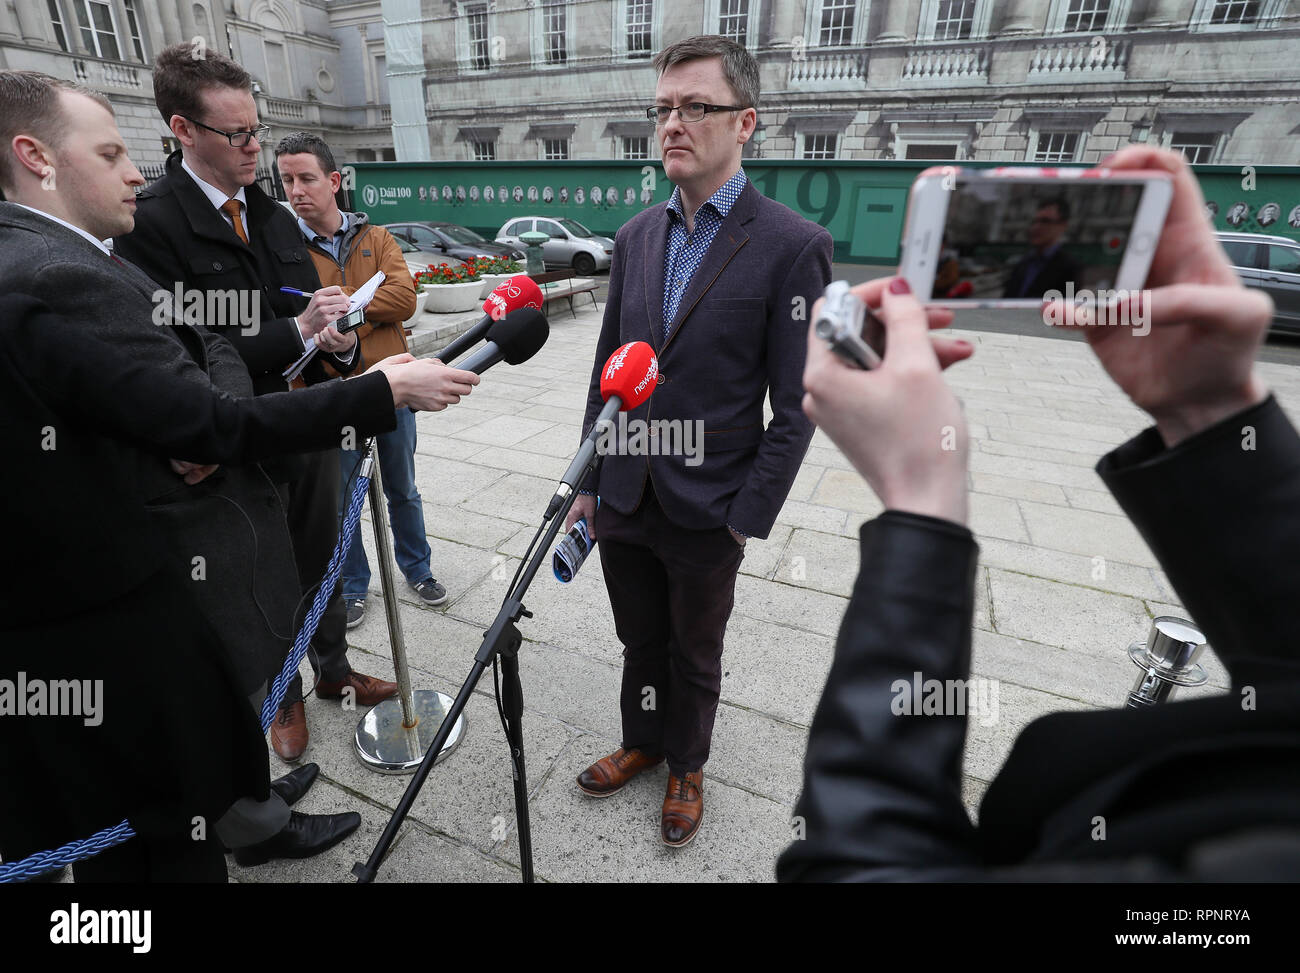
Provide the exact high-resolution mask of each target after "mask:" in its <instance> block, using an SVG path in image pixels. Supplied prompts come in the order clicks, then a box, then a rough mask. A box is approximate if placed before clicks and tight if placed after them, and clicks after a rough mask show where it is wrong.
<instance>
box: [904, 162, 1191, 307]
mask: <svg viewBox="0 0 1300 973" xmlns="http://www.w3.org/2000/svg"><path fill="white" fill-rule="evenodd" d="M1172 197H1173V180H1172V178H1171V176H1170V175H1169V173H1167V172H1159V171H1154V170H1117V169H1050V168H1033V167H1016V166H1009V167H1000V168H996V169H963V168H960V167H958V166H935V167H932V168H929V169H926V170H925V171H924V172H922V173H921V174H920V175H919V176H918V177H917V179H916V182H915V183H914V184H913V186H912V191H911V194H910V195H909V197H908V203H907V220H906V222H905V224H904V228H903V239H902V245H901V253H900V260H899V273H900V274H901V275H902V276H903V277H905V278H906V279H907V282H908V284H910V285H911V287H912V292H913V293H914V294H916V295H917V297H918V298H920V299H921V300H922V301H923V302H925V303H927V304H930V305H934V306H938V307H953V308H962V307H1034V308H1037V307H1041V306H1042V303H1043V300H1044V299H1045V298H1046V299H1058V300H1059V299H1064V300H1066V301H1068V302H1072V303H1073V302H1080V301H1083V302H1090V301H1095V302H1098V303H1101V302H1104V301H1106V300H1108V299H1110V298H1112V297H1113V296H1114V295H1113V294H1112V293H1108V292H1113V291H1128V292H1135V291H1139V290H1141V289H1142V287H1143V286H1144V285H1145V284H1146V279H1147V271H1148V270H1150V268H1151V258H1152V257H1153V256H1154V254H1155V250H1156V243H1157V242H1158V241H1159V240H1160V234H1161V232H1162V230H1163V228H1164V224H1165V215H1166V214H1167V213H1168V211H1169V202H1170V200H1171V199H1172Z"/></svg>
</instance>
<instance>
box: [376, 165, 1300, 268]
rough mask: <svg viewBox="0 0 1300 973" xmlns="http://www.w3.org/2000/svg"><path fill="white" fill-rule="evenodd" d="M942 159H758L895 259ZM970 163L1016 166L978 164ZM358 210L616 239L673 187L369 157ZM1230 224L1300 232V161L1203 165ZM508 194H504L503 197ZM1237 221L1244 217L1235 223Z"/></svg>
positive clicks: (884, 257) (533, 169) (816, 207)
mask: <svg viewBox="0 0 1300 973" xmlns="http://www.w3.org/2000/svg"><path fill="white" fill-rule="evenodd" d="M943 164H944V163H942V162H912V161H907V162H899V161H883V162H877V161H865V160H864V161H836V162H805V161H801V160H788V159H772V160H769V159H748V160H746V161H745V171H746V173H747V174H748V175H749V178H750V179H751V180H753V182H754V184H755V185H756V186H757V187H758V189H759V190H760V191H761V192H762V193H763V194H764V195H765V196H768V197H769V198H771V199H775V200H777V201H778V202H780V203H784V204H785V205H786V206H788V207H790V208H791V209H792V210H794V211H795V212H796V213H800V214H802V215H803V216H805V217H807V218H808V219H810V220H813V221H814V222H816V223H819V224H821V225H822V226H824V227H826V229H827V230H829V231H830V234H831V237H832V238H833V239H834V240H835V259H836V260H837V261H840V262H845V263H870V264H894V263H896V262H897V260H898V238H899V235H900V233H901V231H902V227H903V217H904V214H905V211H906V208H907V191H908V188H909V187H910V186H911V184H912V181H913V180H914V179H915V178H916V175H917V173H919V172H920V171H921V170H923V169H925V168H927V167H929V166H931V165H943ZM962 164H963V165H965V166H968V167H971V168H981V169H983V168H990V167H992V166H995V165H1007V163H1001V162H998V163H993V162H967V163H962ZM352 169H353V171H354V172H355V185H354V186H353V193H352V200H353V206H354V207H355V208H356V209H358V210H360V211H362V212H364V213H366V214H367V215H368V216H369V217H370V219H371V221H372V222H375V223H380V224H383V223H396V222H401V221H408V220H434V221H446V222H449V223H459V224H461V225H462V226H467V227H469V228H470V229H472V230H475V231H477V232H479V233H481V234H483V235H484V236H485V237H488V238H489V239H492V238H494V237H496V235H497V233H498V232H499V231H500V229H501V227H502V226H504V225H505V224H506V223H507V222H509V221H510V220H512V219H517V218H520V217H525V216H549V217H557V216H565V217H569V218H570V219H574V220H577V221H578V222H580V223H582V224H584V225H586V226H587V227H588V228H589V229H591V230H592V231H593V232H595V233H599V234H604V235H606V236H611V237H612V236H613V235H614V234H615V233H616V232H618V229H619V227H621V226H622V225H623V224H624V223H626V222H627V221H628V220H629V219H631V218H632V217H633V216H635V215H636V214H637V213H639V212H641V210H643V209H645V208H646V207H648V206H653V205H655V204H656V203H662V202H665V201H667V199H668V197H669V196H670V195H671V194H672V184H671V183H669V182H668V181H667V180H666V179H665V178H664V173H663V168H662V167H661V166H660V164H659V163H658V162H657V161H654V160H647V161H610V162H600V161H570V162H423V163H402V162H358V163H353V164H352ZM1195 170H1196V175H1197V178H1198V179H1199V180H1200V182H1201V187H1202V190H1203V191H1204V193H1205V198H1206V200H1207V201H1208V202H1209V203H1210V204H1211V206H1212V208H1214V209H1216V211H1217V212H1216V214H1215V216H1214V225H1215V227H1216V229H1220V230H1237V231H1241V232H1247V233H1271V234H1274V235H1277V236H1285V237H1289V238H1291V239H1293V240H1300V168H1297V167H1294V166H1254V167H1243V166H1196V167H1195ZM503 191H504V195H505V199H504V200H503V199H502V198H501V197H502V195H503ZM1229 217H1231V218H1232V219H1233V220H1235V221H1237V222H1234V223H1230V222H1229Z"/></svg>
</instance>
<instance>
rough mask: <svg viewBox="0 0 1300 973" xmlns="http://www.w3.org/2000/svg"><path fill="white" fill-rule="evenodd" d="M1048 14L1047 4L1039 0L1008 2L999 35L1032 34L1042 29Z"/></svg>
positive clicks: (1013, 0)
mask: <svg viewBox="0 0 1300 973" xmlns="http://www.w3.org/2000/svg"><path fill="white" fill-rule="evenodd" d="M1046 16H1047V4H1040V3H1038V2H1037V0H1011V2H1010V3H1008V4H1007V13H1006V18H1005V19H1004V20H1003V22H1002V29H1001V30H1000V31H998V36H999V37H1008V36H1016V35H1019V34H1032V33H1037V32H1040V31H1042V29H1043V21H1044V18H1045V17H1046Z"/></svg>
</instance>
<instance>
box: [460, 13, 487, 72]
mask: <svg viewBox="0 0 1300 973" xmlns="http://www.w3.org/2000/svg"><path fill="white" fill-rule="evenodd" d="M465 24H466V26H467V27H468V28H469V63H470V67H472V68H474V69H475V70H476V71H486V70H488V69H489V68H490V67H492V54H491V50H490V41H489V40H488V8H487V4H486V3H476V4H472V5H471V6H468V7H466V8H465Z"/></svg>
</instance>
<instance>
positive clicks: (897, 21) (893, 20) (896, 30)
mask: <svg viewBox="0 0 1300 973" xmlns="http://www.w3.org/2000/svg"><path fill="white" fill-rule="evenodd" d="M877 2H880V0H877ZM885 3H886V7H885V28H884V30H883V31H881V33H880V36H879V37H877V38H876V40H878V41H905V40H909V39H910V37H911V36H912V35H909V33H908V29H907V19H908V16H907V15H908V14H909V13H910V12H911V10H912V9H913V7H912V5H911V4H909V3H908V2H907V0H885Z"/></svg>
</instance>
